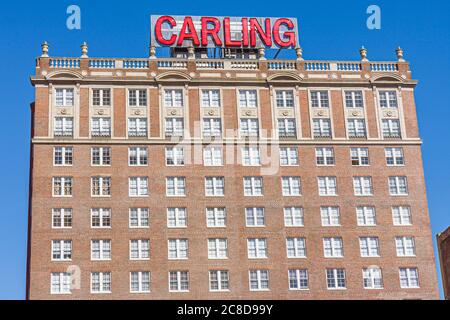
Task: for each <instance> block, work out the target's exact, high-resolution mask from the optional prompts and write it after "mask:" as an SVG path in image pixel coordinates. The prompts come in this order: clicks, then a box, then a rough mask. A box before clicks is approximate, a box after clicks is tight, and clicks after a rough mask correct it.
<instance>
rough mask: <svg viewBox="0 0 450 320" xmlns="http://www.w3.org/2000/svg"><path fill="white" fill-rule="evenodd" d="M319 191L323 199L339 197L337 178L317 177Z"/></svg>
mask: <svg viewBox="0 0 450 320" xmlns="http://www.w3.org/2000/svg"><path fill="white" fill-rule="evenodd" d="M317 189H318V190H319V196H321V197H333V196H337V195H338V192H337V178H336V177H335V176H321V177H317Z"/></svg>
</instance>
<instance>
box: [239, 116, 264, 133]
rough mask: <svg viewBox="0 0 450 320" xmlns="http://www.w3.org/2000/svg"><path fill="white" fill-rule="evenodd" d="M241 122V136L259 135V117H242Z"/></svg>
mask: <svg viewBox="0 0 450 320" xmlns="http://www.w3.org/2000/svg"><path fill="white" fill-rule="evenodd" d="M239 123H240V126H239V134H240V136H241V137H259V124H258V119H249V118H241V119H240V120H239Z"/></svg>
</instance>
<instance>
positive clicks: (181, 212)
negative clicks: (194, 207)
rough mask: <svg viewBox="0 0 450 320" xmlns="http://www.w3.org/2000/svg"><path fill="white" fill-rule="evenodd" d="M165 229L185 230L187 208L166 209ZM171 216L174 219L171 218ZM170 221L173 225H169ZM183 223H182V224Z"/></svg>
mask: <svg viewBox="0 0 450 320" xmlns="http://www.w3.org/2000/svg"><path fill="white" fill-rule="evenodd" d="M166 211H167V228H169V229H181V228H182V229H186V228H187V226H188V213H187V208H184V207H170V208H167V210H166ZM172 214H173V217H174V219H172V218H171V215H172ZM171 220H174V222H175V224H174V225H171ZM183 221H184V223H182V222H183Z"/></svg>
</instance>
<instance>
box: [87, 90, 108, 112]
mask: <svg viewBox="0 0 450 320" xmlns="http://www.w3.org/2000/svg"><path fill="white" fill-rule="evenodd" d="M96 91H98V99H99V104H95V99H96V98H95V94H96ZM111 91H112V90H111V89H110V88H92V100H91V103H92V106H93V107H96V108H99V107H111V105H112V92H111ZM106 92H108V94H105V93H106ZM108 100H109V103H105V101H106V102H107V101H108Z"/></svg>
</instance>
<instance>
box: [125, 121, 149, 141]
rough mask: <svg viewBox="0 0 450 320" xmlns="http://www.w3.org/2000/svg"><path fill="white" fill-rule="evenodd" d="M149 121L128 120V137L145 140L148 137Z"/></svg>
mask: <svg viewBox="0 0 450 320" xmlns="http://www.w3.org/2000/svg"><path fill="white" fill-rule="evenodd" d="M148 129H149V128H148V119H147V118H144V117H129V118H128V130H127V134H128V137H137V138H139V137H140V138H145V137H148V132H149V130H148Z"/></svg>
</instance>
